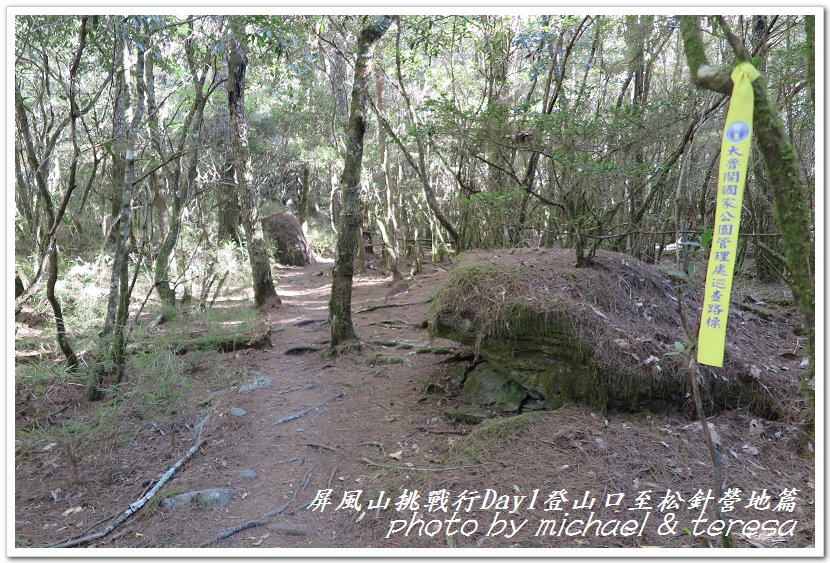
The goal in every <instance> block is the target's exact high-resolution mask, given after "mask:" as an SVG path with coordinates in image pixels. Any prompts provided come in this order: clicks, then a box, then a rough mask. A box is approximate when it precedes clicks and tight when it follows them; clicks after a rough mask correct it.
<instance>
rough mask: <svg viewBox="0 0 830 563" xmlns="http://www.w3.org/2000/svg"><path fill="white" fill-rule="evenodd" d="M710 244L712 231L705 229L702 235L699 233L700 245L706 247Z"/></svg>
mask: <svg viewBox="0 0 830 563" xmlns="http://www.w3.org/2000/svg"><path fill="white" fill-rule="evenodd" d="M711 242H712V229H706V230H705V231H703V232H702V233H700V244H702V245H703V246H706V247H708V246H709V243H711Z"/></svg>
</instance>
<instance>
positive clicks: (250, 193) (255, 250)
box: [228, 33, 280, 307]
mask: <svg viewBox="0 0 830 563" xmlns="http://www.w3.org/2000/svg"><path fill="white" fill-rule="evenodd" d="M247 67H248V59H247V56H246V55H245V45H244V43H243V42H242V41H241V40H239V39H238V38H237V37H236V35H235V34H233V33H231V35H230V41H229V51H228V110H229V113H230V129H231V146H232V147H233V156H234V158H233V160H234V171H235V172H236V189H237V193H238V194H239V204H240V212H241V215H242V227H243V229H244V231H245V243H246V246H247V247H248V259H249V261H250V263H251V276H252V283H253V288H254V303H255V304H256V306H257V307H259V306H262V305H264V304H265V303H266V302H269V301H270V302H272V303H275V304H278V303H280V298H279V297H278V296H277V291H276V289H275V288H274V282H273V280H272V278H271V264H270V261H269V259H268V252H267V249H266V246H265V237H264V235H263V231H262V224H261V223H260V221H259V198H258V197H257V192H256V188H255V187H254V185H253V174H252V172H251V153H250V149H249V147H248V124H247V122H246V121H245V71H246V69H247Z"/></svg>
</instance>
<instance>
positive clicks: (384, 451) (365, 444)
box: [360, 442, 386, 457]
mask: <svg viewBox="0 0 830 563" xmlns="http://www.w3.org/2000/svg"><path fill="white" fill-rule="evenodd" d="M360 445H361V446H376V447H378V448H380V453H381V454H382V455H383V456H384V457H385V456H386V449H385V448H384V447H383V444H381V443H380V442H366V443H364V444H360Z"/></svg>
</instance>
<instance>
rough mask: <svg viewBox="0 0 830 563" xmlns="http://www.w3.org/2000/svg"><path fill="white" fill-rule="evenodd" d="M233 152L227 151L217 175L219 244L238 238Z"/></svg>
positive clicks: (237, 208) (237, 198)
mask: <svg viewBox="0 0 830 563" xmlns="http://www.w3.org/2000/svg"><path fill="white" fill-rule="evenodd" d="M234 176H235V175H234V167H233V152H232V151H228V152H227V154H226V156H225V164H224V165H223V166H222V172H221V173H220V175H219V205H218V206H217V209H216V219H217V223H218V225H217V231H218V238H219V242H220V243H223V242H235V243H237V244H240V242H241V241H240V238H239V196H238V195H237V193H236V180H235V179H234Z"/></svg>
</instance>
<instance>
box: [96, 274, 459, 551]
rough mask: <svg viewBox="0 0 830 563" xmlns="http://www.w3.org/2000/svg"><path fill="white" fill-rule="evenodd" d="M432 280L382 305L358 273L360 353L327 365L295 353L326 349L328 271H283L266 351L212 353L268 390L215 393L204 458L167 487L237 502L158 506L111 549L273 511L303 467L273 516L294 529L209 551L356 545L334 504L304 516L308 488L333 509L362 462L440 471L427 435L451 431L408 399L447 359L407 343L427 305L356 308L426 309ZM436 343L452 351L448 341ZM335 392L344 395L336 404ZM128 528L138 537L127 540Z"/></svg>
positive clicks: (420, 335)
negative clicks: (217, 399) (239, 473)
mask: <svg viewBox="0 0 830 563" xmlns="http://www.w3.org/2000/svg"><path fill="white" fill-rule="evenodd" d="M321 272H322V273H323V275H320V273H321ZM437 273H438V271H437V270H436V271H434V272H432V273H427V274H425V275H423V276H420V277H419V278H418V279H417V281H416V282H415V284H413V285H412V287H411V288H410V289H409V291H407V292H406V293H402V294H399V295H393V296H390V297H389V299H388V300H385V299H384V297H385V296H386V294H387V293H388V292H389V288H388V287H386V286H387V285H388V283H387V282H386V280H385V279H384V278H381V277H379V276H376V275H375V276H373V275H365V276H358V277H357V278H356V280H355V289H354V297H353V310H354V311H356V313H355V314H354V322H355V326H356V329H357V332H358V334H359V335H360V337H361V339H362V340H363V341H364V342H365V343H366V345H367V348H366V349H365V350H364V351H363V352H362V353H361V354H359V355H358V354H350V355H347V356H343V357H339V358H335V359H328V358H326V357H324V354H323V353H322V352H320V351H310V352H309V351H307V350H304V349H303V348H319V349H325V348H326V347H327V345H328V342H329V325H328V323H327V322H326V317H327V313H328V305H327V302H328V297H329V291H330V288H331V284H330V280H331V277H330V266H329V265H327V264H320V265H316V266H311V267H308V268H294V269H285V270H282V271H281V273H280V282H279V293H280V297H281V298H282V299H283V305H282V306H281V307H280V308H279V309H277V310H273V311H271V312H270V313H269V317H268V320H269V323H270V324H271V327H272V330H273V331H274V335H273V338H272V342H273V344H274V346H273V348H271V349H268V350H264V351H256V350H249V351H245V352H247V353H245V352H243V353H239V354H236V355H234V356H235V357H232V356H231V355H224V356H218V357H217V358H216V360H217V361H228V362H229V363H230V364H231V365H234V366H241V367H244V369H245V370H246V371H247V373H248V377H247V379H249V380H250V379H255V378H256V377H261V376H265V377H268V378H269V379H270V380H271V382H272V383H273V387H272V388H270V389H260V390H256V391H254V392H251V393H249V394H245V395H239V394H236V393H231V394H228V395H226V396H223V397H222V398H221V403H220V405H219V407H218V412H219V413H220V416H219V417H218V418H217V419H216V421H215V422H214V423H212V424H211V425H209V426H208V427H207V429H206V431H205V437H206V439H207V442H206V445H205V446H204V447H203V451H202V452H201V454H200V455H198V456H197V457H196V458H195V459H194V461H192V462H191V463H190V464H189V465H188V466H187V467H186V469H185V470H184V471H182V472H181V475H180V476H178V477H176V479H175V480H174V481H173V482H171V484H170V485H169V487H175V488H176V489H181V490H196V489H206V488H213V487H226V486H231V487H235V488H237V495H236V497H235V500H233V501H232V502H231V503H230V505H229V506H228V508H227V509H203V510H178V511H162V512H160V513H159V514H158V515H157V517H156V518H154V519H153V520H151V521H148V522H146V523H143V524H141V525H140V526H127V527H126V528H136V529H135V530H130V533H126V534H123V535H120V537H119V538H118V539H117V540H116V541H115V542H114V545H116V546H119V547H193V546H196V545H200V544H202V543H203V542H205V541H207V540H209V539H211V538H212V537H214V536H215V535H216V534H218V533H219V532H220V531H221V530H222V529H224V528H228V527H232V526H235V525H238V524H240V523H243V522H245V521H246V520H249V519H255V518H258V517H260V516H261V515H263V514H265V513H267V512H269V511H271V510H273V509H275V508H277V507H279V506H280V505H282V504H283V503H284V502H286V500H287V499H289V498H290V496H291V493H292V491H293V489H294V488H295V487H296V486H297V484H298V483H299V482H300V481H301V479H302V478H303V476H304V475H306V473H307V472H309V471H310V481H309V483H308V486H307V487H306V488H305V490H304V491H302V492H301V493H300V494H299V496H298V498H297V500H296V502H294V503H293V504H292V506H291V507H290V508H289V509H287V510H286V511H285V512H284V513H282V514H281V515H280V516H279V517H277V518H276V519H275V520H274V522H276V523H282V524H287V525H289V526H293V527H294V528H292V529H289V530H287V531H281V530H280V529H275V528H274V526H262V527H257V528H253V529H250V530H246V531H243V532H241V533H239V534H237V535H235V536H233V537H232V538H229V539H227V540H225V541H222V542H219V543H217V544H216V545H217V546H218V547H250V546H252V545H256V546H258V547H279V546H295V547H303V546H309V545H315V544H318V545H319V542H320V541H321V540H322V541H325V542H326V545H327V546H329V547H335V546H351V547H354V546H355V544H354V534H353V533H351V532H350V531H349V530H348V529H347V527H349V526H350V525H352V524H351V522H352V520H353V519H354V518H353V517H351V518H350V516H352V515H350V514H347V513H345V512H343V511H340V512H333V511H331V508H334V507H330V508H329V509H328V510H327V511H326V512H325V514H323V515H321V514H319V513H317V514H314V513H312V512H310V511H307V510H305V507H306V506H307V505H308V503H309V500H310V499H312V498H313V497H314V495H315V494H316V491H317V490H318V489H325V488H327V487H328V486H329V485H330V486H331V488H333V489H335V494H333V495H332V500H333V501H334V502H335V504H337V503H339V500H340V496H339V494H340V492H342V491H343V490H344V489H345V488H350V489H361V488H363V487H362V486H361V483H364V482H365V481H366V480H367V478H368V476H369V475H370V474H371V473H372V468H371V467H370V466H368V465H367V464H366V463H364V462H362V461H361V459H362V458H368V459H371V460H377V461H378V462H379V463H406V462H410V463H414V464H416V465H418V466H427V467H436V468H437V467H440V462H441V457H442V455H443V453H444V452H445V451H446V448H447V445H446V444H447V441H446V437H447V435H445V434H439V433H436V434H432V433H429V432H443V431H450V432H453V433H456V432H461V431H460V430H457V429H453V428H452V427H451V425H450V424H449V423H447V422H446V421H444V420H443V419H439V418H438V417H437V416H436V413H435V410H434V408H433V405H426V404H424V403H419V401H418V400H419V398H420V397H421V379H423V378H427V377H428V376H429V374H431V373H432V372H434V371H435V364H438V363H439V362H441V361H442V360H443V359H444V358H446V356H436V355H433V354H417V353H414V351H415V350H414V349H413V348H411V347H410V345H414V346H415V347H426V346H428V345H429V337H428V334H427V331H426V329H425V328H420V327H422V326H425V323H424V321H425V320H426V318H427V311H428V309H427V308H428V305H427V304H426V303H419V304H417V305H405V306H400V307H393V308H383V309H378V310H376V311H372V312H368V313H360V312H359V311H360V310H361V309H364V308H367V307H371V306H376V305H382V304H395V303H409V302H424V301H426V299H427V297H428V295H429V293H430V292H431V291H432V289H433V288H434V287H435V286H436V285H437V282H438V278H437ZM389 322H391V323H393V324H391V325H390V324H387V323H389ZM393 340H397V341H407V343H406V344H404V348H405V349H401V348H397V347H391V346H388V344H391V342H390V341H393ZM383 341H386V342H383ZM383 344H387V346H384V345H383ZM435 344H436V345H438V344H440V345H442V346H453V347H455V346H456V345H454V344H453V343H452V342H449V341H441V342H436V343H435ZM386 362H401V363H386ZM339 394H342V396H339V397H338V395H339ZM335 397H337V398H335ZM320 403H324V405H322V406H320V407H319V408H315V409H313V410H311V411H309V412H308V413H307V414H305V415H304V416H301V417H299V418H296V419H294V420H291V421H289V422H286V423H282V424H279V425H275V424H274V421H276V420H277V419H280V418H285V417H290V416H291V415H295V414H297V413H300V412H303V411H304V409H307V408H308V407H311V406H315V405H318V404H320ZM230 407H238V408H242V409H244V410H245V411H246V412H247V414H246V415H245V416H243V417H233V416H229V415H228V414H227V412H226V409H227V408H230ZM430 419H432V420H430ZM421 429H425V430H426V431H424V430H421ZM398 451H402V452H403V453H402V454H401V455H400V460H396V459H394V458H389V457H388V455H387V457H386V458H385V459H386V461H384V459H383V458H384V456H383V454H384V453H385V454H394V453H395V452H398ZM239 469H249V470H253V471H255V472H256V474H257V477H256V478H255V479H252V480H251V479H239V478H237V477H236V472H235V471H234V470H239ZM364 494H365V493H364ZM139 529H140V531H139ZM135 532H138V533H141V534H142V536H141V537H139V538H136V537H135ZM266 536H267V537H266ZM248 538H254V539H248ZM259 540H262V541H259ZM102 545H106V542H105V543H104V544H102ZM110 545H112V544H110Z"/></svg>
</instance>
